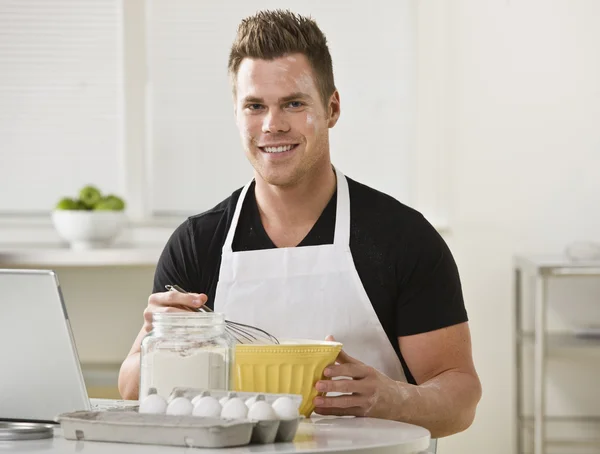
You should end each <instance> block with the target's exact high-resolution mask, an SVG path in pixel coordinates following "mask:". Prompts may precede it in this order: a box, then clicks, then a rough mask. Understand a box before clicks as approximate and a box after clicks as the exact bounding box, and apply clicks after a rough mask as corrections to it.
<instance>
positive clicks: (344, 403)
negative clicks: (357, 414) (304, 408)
mask: <svg viewBox="0 0 600 454" xmlns="http://www.w3.org/2000/svg"><path fill="white" fill-rule="evenodd" d="M365 400H366V397H364V396H359V395H356V394H352V395H343V396H317V397H315V398H314V400H313V403H314V404H315V406H316V407H322V408H352V407H360V406H362V405H363V404H364V403H365Z"/></svg>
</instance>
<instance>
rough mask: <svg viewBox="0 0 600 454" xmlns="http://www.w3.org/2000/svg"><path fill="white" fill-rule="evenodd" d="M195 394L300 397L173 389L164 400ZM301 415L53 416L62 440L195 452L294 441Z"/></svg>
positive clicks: (84, 413) (134, 413) (299, 398)
mask: <svg viewBox="0 0 600 454" xmlns="http://www.w3.org/2000/svg"><path fill="white" fill-rule="evenodd" d="M198 395H204V396H206V395H210V396H212V397H215V398H217V399H220V398H222V397H239V398H241V399H243V400H246V399H249V398H251V397H256V398H258V399H264V400H265V401H266V402H268V403H273V402H274V401H275V400H276V399H277V398H279V397H282V396H286V397H289V398H291V399H292V400H293V401H294V402H296V403H297V404H298V405H300V402H301V401H302V396H300V395H296V394H270V393H250V392H237V391H235V392H234V391H216V390H206V389H198V388H175V389H173V391H172V392H171V394H170V396H169V399H168V400H172V399H174V398H175V397H186V398H188V399H190V400H191V399H193V398H194V397H196V396H198ZM303 418H304V417H303V416H298V418H295V419H290V420H269V421H255V420H250V419H223V418H207V417H200V416H192V415H185V416H176V415H167V414H147V413H138V412H137V411H119V412H107V411H76V412H70V413H63V414H61V415H59V416H58V417H57V421H58V422H60V424H61V427H62V430H63V436H64V437H65V438H66V439H68V440H90V441H105V442H120V443H137V444H154V445H169V446H184V447H195V448H227V447H234V446H244V445H248V444H268V443H276V442H290V441H292V440H293V439H294V437H295V435H296V432H297V430H298V426H299V424H300V421H301V420H302V419H303Z"/></svg>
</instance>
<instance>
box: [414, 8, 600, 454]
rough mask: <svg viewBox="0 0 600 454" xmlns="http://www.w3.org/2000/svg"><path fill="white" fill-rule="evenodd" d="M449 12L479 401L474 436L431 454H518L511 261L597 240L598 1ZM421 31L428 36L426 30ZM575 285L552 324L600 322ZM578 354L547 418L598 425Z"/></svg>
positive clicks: (460, 245)
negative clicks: (572, 416) (582, 417)
mask: <svg viewBox="0 0 600 454" xmlns="http://www.w3.org/2000/svg"><path fill="white" fill-rule="evenodd" d="M440 3H442V2H427V1H426V2H424V3H422V4H421V7H422V9H423V11H425V10H428V11H430V10H429V8H435V7H439V6H440ZM448 3H450V2H448ZM445 8H446V10H447V12H448V22H447V23H446V25H447V29H446V30H444V31H443V32H444V33H446V37H447V41H445V42H446V46H445V49H446V52H447V55H446V62H447V68H446V79H445V80H446V82H445V88H446V91H445V95H446V96H447V98H446V99H445V102H444V112H445V113H444V118H445V120H446V123H445V126H444V130H443V134H444V135H445V138H446V147H447V148H446V150H447V153H448V157H447V163H448V173H449V179H450V184H449V191H450V195H449V197H448V200H449V203H450V206H449V213H450V218H449V226H450V228H449V231H448V232H447V234H446V235H445V237H446V239H447V241H448V242H449V244H450V247H451V248H452V251H453V252H454V254H455V257H456V260H457V262H458V265H459V268H460V271H461V277H462V280H463V284H464V293H465V300H466V302H467V306H468V310H469V315H470V319H471V329H472V335H473V348H474V356H475V361H476V365H477V369H478V371H479V373H480V375H481V380H482V382H483V399H482V401H481V405H480V408H479V411H478V415H477V419H476V421H475V423H474V424H473V426H472V427H471V429H469V430H468V431H467V432H465V433H464V434H460V435H457V436H454V437H451V438H448V439H444V440H442V441H441V443H440V450H439V451H440V452H441V453H473V454H475V453H480V452H485V453H486V454H506V453H510V452H514V447H513V442H512V439H513V436H514V413H513V412H514V408H513V405H514V391H515V386H514V370H515V360H514V348H513V342H514V337H513V336H514V333H513V287H512V286H513V278H512V273H511V265H512V257H513V254H516V253H524V254H542V255H547V254H558V255H560V254H562V253H563V251H564V249H565V246H566V245H567V244H569V243H570V242H572V241H575V240H593V241H596V242H600V211H599V210H598V207H599V206H600V178H599V177H600V172H599V168H600V129H599V128H598V125H599V124H600V28H598V27H597V19H598V17H600V2H597V1H594V0H588V1H584V0H576V1H571V0H555V1H545V0H495V1H492V0H487V1H481V0H456V1H453V2H451V6H448V5H447V6H446V7H445ZM423 11H422V12H423ZM421 20H422V21H427V19H426V18H424V17H423V16H422V17H421ZM420 25H421V26H422V29H421V32H422V33H423V32H425V31H426V30H427V28H423V27H430V26H431V25H432V24H431V23H429V22H421V23H420ZM429 30H430V31H431V33H435V30H431V29H429ZM580 283H581V282H580V281H577V284H580ZM574 285H575V283H570V282H568V283H563V284H560V285H559V284H556V285H554V286H553V287H551V288H552V289H555V290H556V292H554V291H553V294H554V295H559V296H561V297H562V299H560V300H559V299H558V298H554V303H556V306H557V307H559V310H552V311H551V313H550V314H549V316H550V319H551V320H553V325H555V326H556V327H557V328H558V327H560V326H562V325H563V324H565V323H567V321H565V320H566V319H567V318H569V317H572V316H573V315H574V314H577V313H579V318H580V319H582V318H584V317H585V313H586V312H587V313H589V317H590V318H589V321H590V322H594V321H595V323H596V324H600V314H599V313H598V299H599V298H598V295H599V294H600V287H599V286H598V285H597V283H588V284H587V285H585V287H584V289H583V290H581V287H580V286H578V287H575V286H574ZM580 299H581V300H584V301H586V302H587V303H588V306H587V307H588V308H587V309H586V306H585V304H583V303H582V304H578V301H579V300H580ZM575 356H576V354H574V353H573V354H569V355H568V356H567V359H565V360H562V361H561V362H559V363H557V364H555V365H553V367H552V369H553V370H554V371H555V372H556V373H555V374H554V376H552V377H550V378H549V382H550V383H549V388H550V396H549V397H550V399H551V402H552V404H551V405H550V407H551V408H550V410H553V411H554V412H555V413H559V412H560V411H561V410H563V411H569V412H571V413H576V412H578V411H582V412H585V411H588V412H589V411H590V408H589V407H590V406H591V407H592V410H593V409H594V408H593V407H594V405H595V411H596V414H597V408H600V407H599V404H598V402H597V399H594V398H593V397H594V396H597V395H598V391H597V385H593V386H592V385H591V383H592V380H593V377H594V376H596V377H597V373H598V365H599V364H600V362H599V361H598V356H596V357H595V359H592V360H590V359H586V358H583V359H582V361H577V360H575V359H573V358H574V357H575ZM580 364H582V365H581V366H580ZM594 366H595V367H594ZM578 377H582V378H581V379H579V378H578ZM582 381H583V382H585V381H587V386H585V383H583V385H582ZM586 399H587V401H586ZM590 401H592V402H590ZM573 402H575V403H573ZM595 433H596V435H597V434H598V428H597V427H596V429H595ZM563 449H567V450H566V451H562V452H576V451H575V449H574V448H572V447H568V448H563ZM577 452H578V451H577ZM586 452H590V451H586ZM593 452H596V451H593Z"/></svg>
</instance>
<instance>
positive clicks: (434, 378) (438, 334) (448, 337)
mask: <svg viewBox="0 0 600 454" xmlns="http://www.w3.org/2000/svg"><path fill="white" fill-rule="evenodd" d="M398 341H399V343H400V349H401V351H402V355H403V357H404V359H405V361H406V363H407V365H408V368H409V369H410V371H411V373H412V375H413V377H414V378H415V381H416V382H417V385H416V386H415V385H407V386H406V389H407V390H408V396H407V401H406V406H403V407H402V408H399V410H400V411H399V414H398V417H399V418H401V419H402V420H403V421H406V422H412V423H414V424H417V425H420V426H423V427H426V428H427V429H429V431H430V432H431V433H432V434H433V436H434V437H436V438H439V437H444V436H448V435H452V434H455V433H457V432H461V431H463V430H465V429H467V428H468V427H469V426H470V425H471V423H472V422H473V419H474V418H475V410H476V407H477V404H478V402H479V400H480V399H481V383H480V381H479V377H478V376H477V372H476V371H475V366H474V364H473V358H472V354H471V335H470V332H469V325H468V323H466V322H465V323H461V324H458V325H454V326H450V327H447V328H442V329H439V330H435V331H431V332H428V333H422V334H415V335H413V336H406V337H401V338H399V339H398Z"/></svg>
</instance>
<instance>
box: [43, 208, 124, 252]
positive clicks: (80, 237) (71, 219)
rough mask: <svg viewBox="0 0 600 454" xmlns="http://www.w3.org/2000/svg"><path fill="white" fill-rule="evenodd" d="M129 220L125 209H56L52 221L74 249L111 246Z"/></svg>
mask: <svg viewBox="0 0 600 454" xmlns="http://www.w3.org/2000/svg"><path fill="white" fill-rule="evenodd" d="M126 221H127V218H126V215H125V212H124V211H85V210H54V211H53V212H52V222H53V224H54V228H55V229H56V231H57V232H58V234H59V235H60V236H61V238H63V239H64V240H65V241H67V242H68V243H69V244H70V246H71V248H73V249H99V248H106V247H109V246H110V245H111V244H112V243H113V241H114V240H115V239H116V237H117V235H119V233H121V231H122V230H123V227H124V226H125V224H126Z"/></svg>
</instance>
